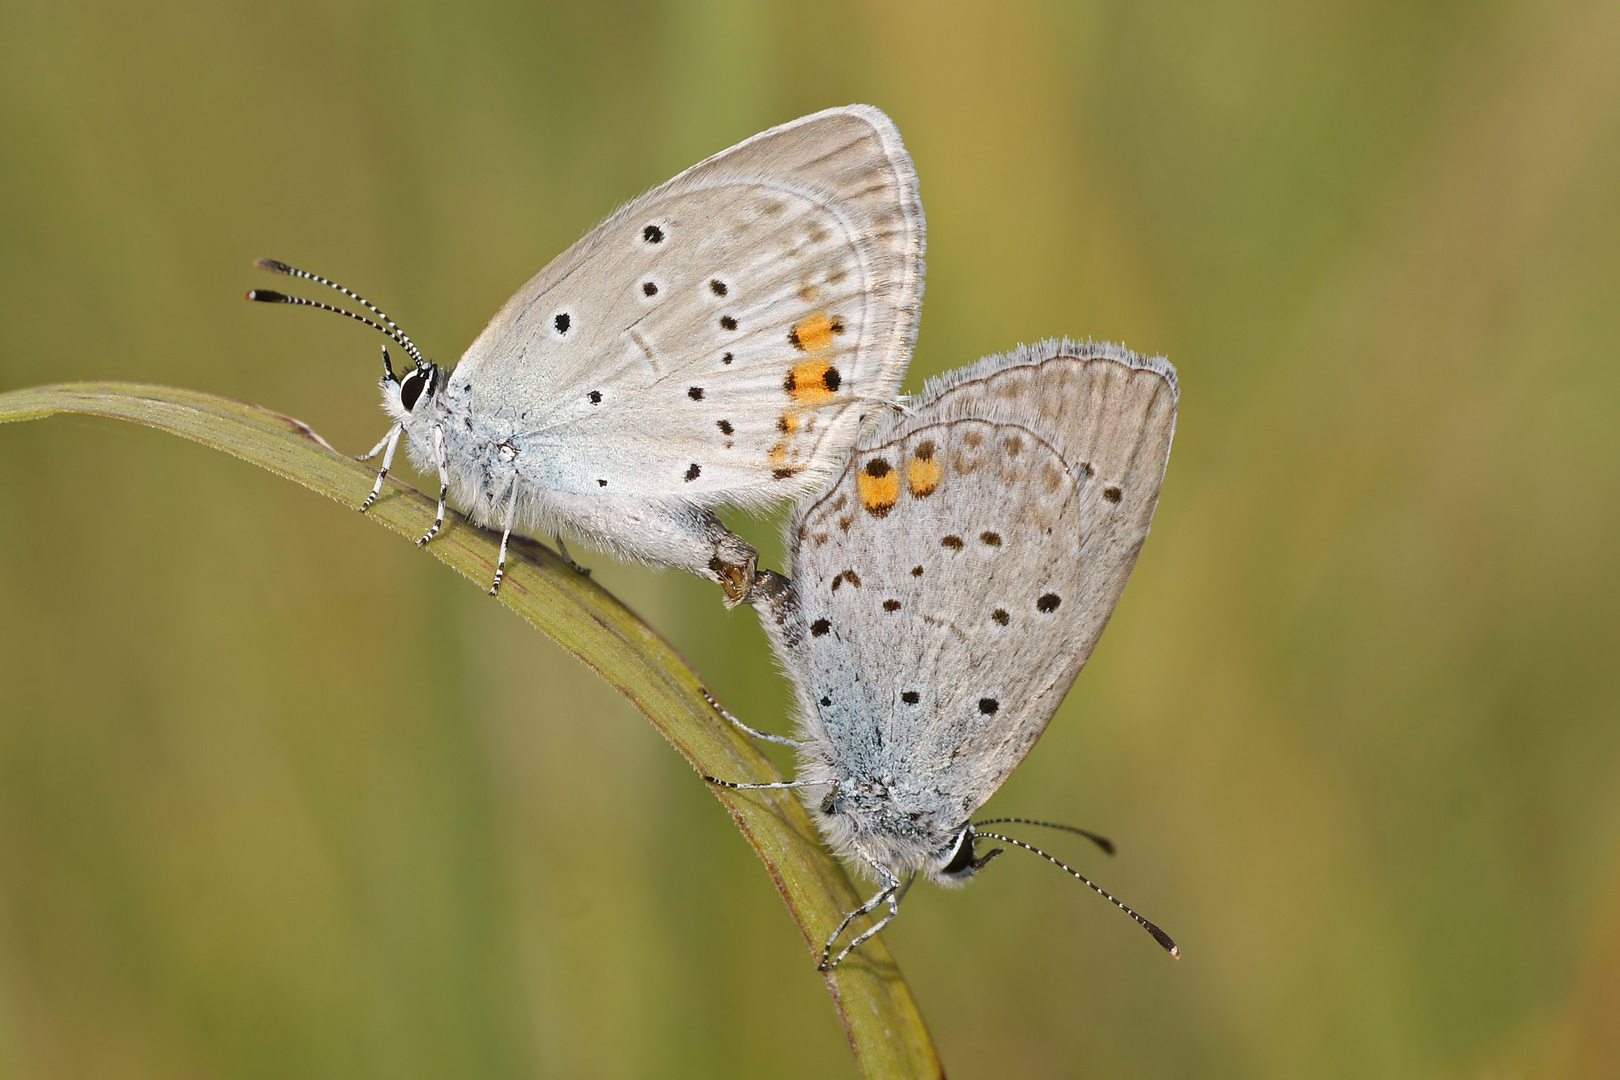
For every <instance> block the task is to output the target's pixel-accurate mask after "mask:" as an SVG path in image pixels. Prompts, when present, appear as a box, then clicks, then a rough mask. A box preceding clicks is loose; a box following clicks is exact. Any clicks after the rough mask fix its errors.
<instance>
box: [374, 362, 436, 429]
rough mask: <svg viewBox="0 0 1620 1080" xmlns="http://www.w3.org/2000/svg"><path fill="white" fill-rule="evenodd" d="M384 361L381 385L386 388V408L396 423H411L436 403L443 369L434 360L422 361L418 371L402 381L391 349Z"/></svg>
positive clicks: (408, 373) (409, 373)
mask: <svg viewBox="0 0 1620 1080" xmlns="http://www.w3.org/2000/svg"><path fill="white" fill-rule="evenodd" d="M382 358H383V375H382V378H381V379H380V380H379V381H378V383H377V385H378V386H380V387H381V388H382V393H383V408H385V409H387V410H388V414H389V415H390V416H392V417H393V418H394V419H395V420H405V419H408V418H409V417H410V416H411V415H412V414H414V413H415V412H416V411H417V410H418V409H419V408H423V407H425V406H426V405H427V403H428V402H430V401H432V400H433V395H434V394H435V393H437V392H438V390H439V385H440V383H441V382H442V381H443V380H442V377H441V370H440V368H439V365H438V364H435V363H434V362H433V361H431V360H419V361H417V363H416V366H415V367H413V368H411V369H410V370H409V371H407V372H406V373H405V375H404V376H403V377H400V376H398V375H395V374H394V365H393V364H392V363H391V362H390V361H389V357H388V347H387V346H384V347H383V351H382Z"/></svg>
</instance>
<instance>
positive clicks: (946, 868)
mask: <svg viewBox="0 0 1620 1080" xmlns="http://www.w3.org/2000/svg"><path fill="white" fill-rule="evenodd" d="M939 859H940V861H941V862H943V863H944V865H943V866H941V867H940V868H939V872H940V873H942V874H945V875H946V876H948V877H953V878H957V877H967V876H968V875H969V874H971V873H973V871H975V870H977V869H978V867H977V866H975V865H974V864H973V863H974V860H973V833H972V832H971V831H970V830H968V829H963V830H962V832H961V834H960V835H958V836H957V838H956V843H955V845H953V846H952V848H951V852H950V855H949V856H939Z"/></svg>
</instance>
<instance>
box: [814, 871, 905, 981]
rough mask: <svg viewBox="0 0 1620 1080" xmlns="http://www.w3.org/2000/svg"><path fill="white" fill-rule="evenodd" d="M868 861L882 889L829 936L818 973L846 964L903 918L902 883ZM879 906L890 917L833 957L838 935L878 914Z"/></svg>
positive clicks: (868, 929) (854, 938) (872, 926)
mask: <svg viewBox="0 0 1620 1080" xmlns="http://www.w3.org/2000/svg"><path fill="white" fill-rule="evenodd" d="M863 857H864V856H863ZM866 861H867V862H868V863H869V864H871V866H872V867H873V869H875V870H877V872H878V874H879V876H880V877H882V879H883V888H881V889H879V890H878V891H877V892H875V893H873V894H872V897H871V899H869V900H867V901H866V903H864V904H862V905H861V906H860V907H858V908H856V909H855V910H854V911H851V912H850V913H849V914H847V915H845V916H844V919H843V921H842V922H840V923H839V924H838V928H837V929H836V930H834V931H833V932H832V933H831V934H830V935H829V936H828V938H827V943H826V944H825V945H823V946H822V947H821V963H819V964H817V965H816V970H817V971H830V970H832V969H833V968H835V967H837V966H838V965H839V964H841V963H842V962H843V960H844V957H846V956H848V955H849V954H850V953H852V952H854V951H855V950H856V949H858V948H860V946H861V944H862V943H863V942H865V941H866V939H867V938H869V937H871V936H872V935H873V934H875V933H877V932H878V931H879V930H882V929H883V928H884V927H885V926H887V925H889V920H891V919H893V918H894V917H895V916H896V915H898V914H900V886H901V881H900V879H899V878H897V877H895V876H894V875H893V874H891V873H890V872H889V871H888V870H887V869H886V868H884V867H882V866H879V865H878V864H877V863H875V862H872V860H871V859H867V860H866ZM879 904H888V905H889V913H888V914H887V915H885V916H883V918H881V919H879V920H878V921H877V922H875V923H873V924H872V925H871V926H868V927H867V928H866V929H865V930H862V931H861V932H860V933H859V934H856V935H855V936H854V937H853V938H851V939H850V942H849V944H848V945H845V946H844V948H843V951H841V952H840V953H839V954H838V955H837V956H832V947H833V944H834V943H835V942H837V940H838V935H840V934H842V933H843V932H844V931H845V930H846V929H847V928H848V927H849V924H850V923H852V922H854V921H855V920H856V919H858V918H860V917H861V916H862V915H866V914H868V913H869V912H871V911H873V910H875V909H876V908H877V906H878V905H879ZM829 957H830V959H829Z"/></svg>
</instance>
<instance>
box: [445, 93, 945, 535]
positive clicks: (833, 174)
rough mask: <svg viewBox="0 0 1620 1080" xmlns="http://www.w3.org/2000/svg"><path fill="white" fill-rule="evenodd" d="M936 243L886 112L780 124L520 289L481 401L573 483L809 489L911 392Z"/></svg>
mask: <svg viewBox="0 0 1620 1080" xmlns="http://www.w3.org/2000/svg"><path fill="white" fill-rule="evenodd" d="M922 248H923V221H922V211H921V205H920V203H919V202H918V200H917V191H916V180H915V175H914V174H913V172H912V170H911V164H910V160H909V158H907V156H906V154H905V151H904V149H903V147H902V146H901V143H900V139H899V136H898V134H897V133H896V132H895V130H894V128H893V126H892V124H891V123H890V122H889V121H888V119H887V118H886V117H884V116H883V115H882V114H881V113H879V112H877V111H876V110H872V109H866V108H862V107H851V108H847V109H836V110H830V111H829V112H826V113H820V114H817V115H815V116H811V117H807V118H805V119H803V120H800V121H796V122H794V123H792V124H788V125H784V126H783V127H780V128H776V129H773V130H771V131H768V132H765V133H764V134H762V135H759V136H756V137H755V138H753V139H749V140H747V141H746V142H744V143H741V144H739V145H738V146H735V147H733V148H731V149H730V150H727V151H724V152H723V153H721V154H719V155H716V156H715V157H713V158H710V159H708V160H707V161H704V162H702V163H700V164H698V165H696V166H694V167H693V168H691V169H689V170H687V171H686V172H684V173H682V174H681V175H679V176H677V177H676V178H675V179H673V180H671V181H669V182H668V183H666V184H664V185H662V186H660V187H658V188H655V189H654V190H653V191H651V192H648V193H647V194H646V195H644V196H642V197H641V198H639V199H637V200H635V201H634V202H632V203H630V204H629V205H627V206H626V207H624V208H623V209H621V210H620V211H618V212H617V213H615V214H614V215H613V216H612V217H610V218H609V219H608V220H607V221H606V222H604V223H603V224H602V225H600V226H598V227H597V228H596V229H595V230H593V231H592V232H591V233H590V234H589V235H588V236H586V237H585V238H584V239H582V240H581V241H580V242H579V243H578V244H576V245H575V246H574V247H573V248H570V249H569V251H567V252H565V253H564V254H563V255H562V256H560V257H559V258H558V259H557V260H555V261H554V262H553V263H552V264H551V265H550V266H548V267H546V269H545V270H543V271H541V272H540V274H538V275H537V276H536V277H535V278H534V279H533V280H532V281H530V282H529V283H528V284H527V285H525V286H524V287H523V288H522V289H521V290H519V292H518V293H517V295H516V296H514V297H513V298H512V300H511V301H509V302H508V304H507V305H506V307H505V308H503V309H502V310H501V312H500V313H499V314H498V315H497V316H496V317H495V319H494V320H493V321H492V322H491V324H490V326H489V327H488V328H487V329H486V330H485V331H484V333H483V334H482V335H480V337H479V338H478V340H477V341H476V342H474V344H473V346H472V348H471V349H469V350H468V353H467V357H466V358H465V360H464V361H463V364H464V365H466V364H469V363H470V364H472V365H474V366H473V368H472V369H471V370H472V372H473V375H472V387H473V394H474V407H475V411H478V410H480V409H483V410H484V411H487V412H488V413H489V414H491V415H494V414H497V413H502V414H504V415H503V419H504V420H505V422H507V423H509V424H511V425H512V426H513V430H514V432H519V433H522V434H523V435H524V437H525V439H526V441H527V442H528V444H529V445H531V446H533V447H534V448H535V450H536V451H537V452H536V453H535V454H533V455H531V457H532V459H533V467H535V468H538V469H541V470H544V472H545V476H544V480H545V483H546V484H547V485H548V486H550V487H552V488H554V489H556V490H560V491H574V492H591V493H603V491H604V489H605V492H606V493H608V494H612V493H615V492H621V491H631V490H633V491H635V492H637V493H642V494H649V495H656V494H658V493H661V492H665V493H671V494H676V495H680V496H683V497H687V498H697V499H702V498H704V497H705V496H712V498H713V499H719V498H721V497H723V498H724V499H725V500H726V501H731V502H741V503H744V504H750V503H758V502H763V501H765V500H768V499H771V498H774V497H778V496H787V495H793V494H796V493H798V492H801V491H803V490H805V489H806V488H807V487H809V486H810V485H812V484H814V483H815V482H817V481H818V480H824V479H825V477H826V476H827V475H829V474H830V473H831V472H832V471H833V470H835V469H836V468H837V467H838V465H839V464H841V457H842V454H843V452H844V451H845V449H846V448H847V447H848V446H849V445H850V443H852V442H853V440H854V438H855V435H856V430H857V427H858V425H859V422H860V419H861V417H862V416H863V415H864V414H866V413H867V412H870V411H871V409H872V408H874V407H875V406H876V405H877V404H878V403H880V402H883V401H886V400H890V399H892V398H893V397H894V394H895V389H896V386H897V384H898V382H899V378H900V375H901V372H902V370H903V368H904V364H905V360H906V357H907V354H908V352H909V349H910V345H911V341H912V339H913V337H914V335H915V328H916V315H917V308H918V302H919V299H920V294H921V288H922V263H921V254H922ZM480 402H487V403H488V404H487V405H481V404H480ZM497 403H498V404H497ZM630 445H634V446H635V447H636V450H637V452H636V453H635V454H634V455H627V454H625V453H624V452H623V448H624V447H626V446H630Z"/></svg>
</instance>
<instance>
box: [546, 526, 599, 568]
mask: <svg viewBox="0 0 1620 1080" xmlns="http://www.w3.org/2000/svg"><path fill="white" fill-rule="evenodd" d="M551 538H552V539H553V540H555V541H556V542H557V554H559V555H561V556H562V557H563V562H565V563H567V564H568V566H569V569H571V570H573V571H574V572H575V573H577V574H579V575H580V576H581V577H590V576H591V569H590V567H588V566H581V565H579V563H577V562H575V561H574V557H573V556H572V555H570V554H568V545H567V544H565V543H563V538H562V533H552V534H551Z"/></svg>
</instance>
